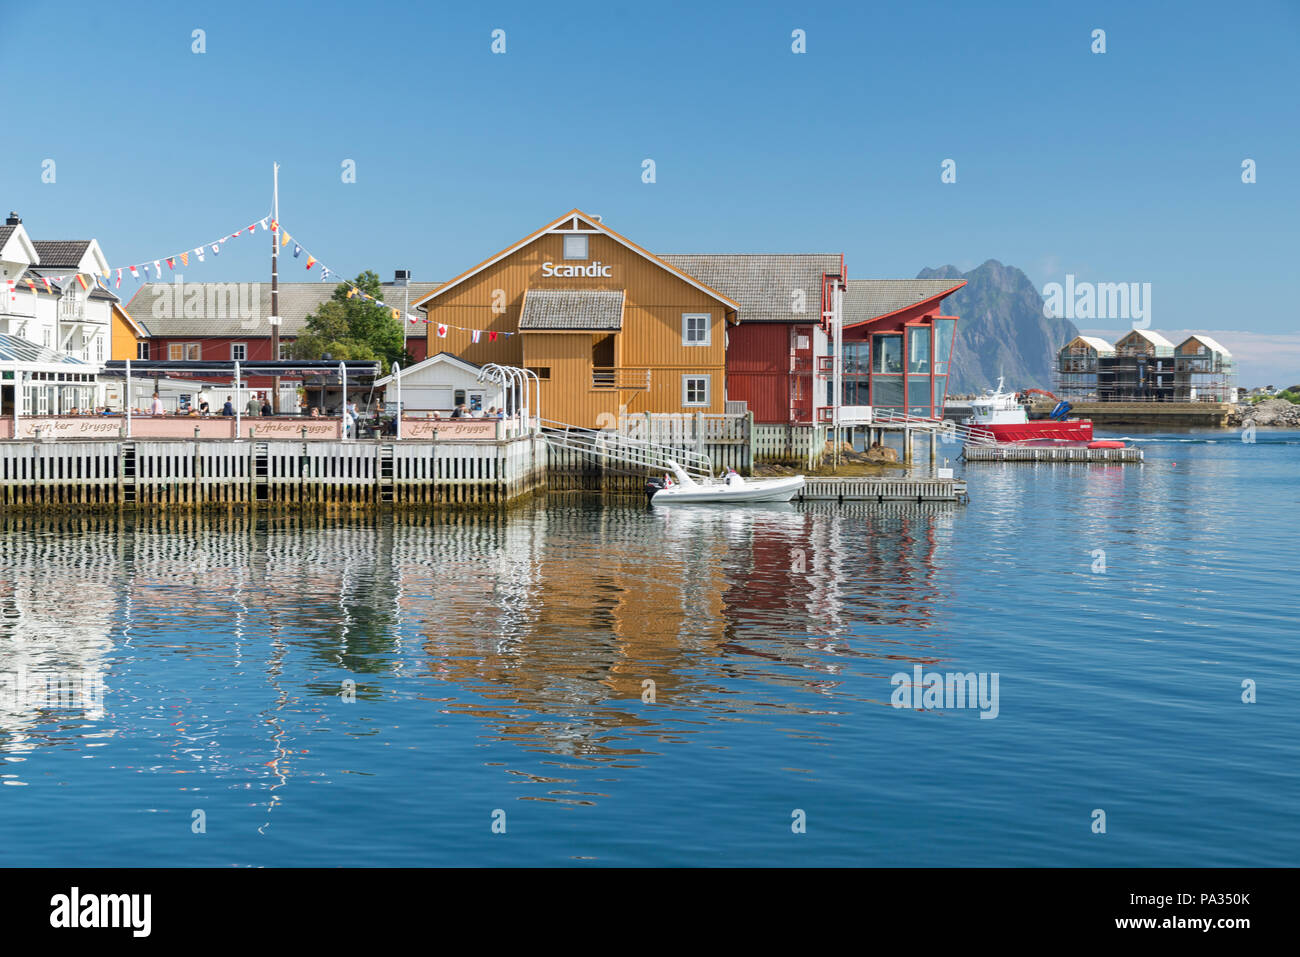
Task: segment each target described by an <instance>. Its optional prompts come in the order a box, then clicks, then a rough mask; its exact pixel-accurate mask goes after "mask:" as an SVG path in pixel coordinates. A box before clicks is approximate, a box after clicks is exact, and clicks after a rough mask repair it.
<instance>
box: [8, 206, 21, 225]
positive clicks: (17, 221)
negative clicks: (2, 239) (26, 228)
mask: <svg viewBox="0 0 1300 957" xmlns="http://www.w3.org/2000/svg"><path fill="white" fill-rule="evenodd" d="M22 221H23V220H22V217H21V216H19V215H18V214H17V213H15V212H14V211H13V210H10V211H9V218H8V219H6V220H5V225H6V226H20V225H22Z"/></svg>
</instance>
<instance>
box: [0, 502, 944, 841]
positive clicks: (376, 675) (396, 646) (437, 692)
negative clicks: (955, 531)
mask: <svg viewBox="0 0 1300 957" xmlns="http://www.w3.org/2000/svg"><path fill="white" fill-rule="evenodd" d="M954 514H955V512H954V509H953V508H951V507H949V506H943V505H892V506H880V505H865V504H863V505H855V504H845V505H833V504H830V503H827V504H824V505H801V506H773V507H768V508H748V509H744V510H739V509H737V510H732V509H725V508H682V509H674V510H668V509H647V508H644V507H642V506H641V505H640V504H639V502H636V501H624V502H622V503H614V504H611V503H609V502H606V503H604V504H603V505H602V504H600V503H598V502H594V501H591V500H588V499H584V498H581V497H559V496H556V497H552V499H551V500H550V501H548V502H547V503H546V504H544V505H540V504H539V505H537V506H535V507H529V508H524V509H520V510H517V511H515V512H512V513H510V514H508V515H500V514H496V513H463V514H450V513H411V512H399V513H397V514H395V515H390V516H373V517H355V518H337V517H323V516H316V515H301V514H286V515H272V516H266V515H248V514H239V513H214V514H208V515H192V514H184V513H176V514H152V515H139V516H97V515H85V516H76V517H57V518H51V517H45V516H15V515H10V516H5V517H3V518H2V519H0V522H3V524H4V531H5V534H4V538H3V542H0V557H2V558H3V562H4V567H5V569H6V579H5V581H4V583H3V584H0V648H2V649H3V651H4V653H5V655H6V660H7V661H8V662H9V665H10V667H11V668H16V667H19V666H23V667H26V669H27V670H28V671H39V670H49V669H55V668H60V669H75V670H79V671H87V670H89V671H92V672H95V673H98V674H100V675H102V676H103V677H104V681H105V685H106V687H107V696H106V699H105V705H106V707H105V713H104V714H102V715H98V716H95V718H94V719H93V720H92V719H91V718H88V717H87V716H86V715H85V714H84V713H83V714H68V713H58V712H54V711H51V710H49V709H41V708H36V709H31V708H26V707H22V706H20V707H17V708H11V709H9V710H5V711H0V754H3V753H7V754H9V755H11V756H12V755H19V756H21V755H29V754H30V753H31V752H32V751H33V750H34V749H36V748H39V747H40V746H41V745H54V744H60V743H67V742H72V741H75V742H80V743H84V742H85V739H87V738H88V736H90V735H102V734H122V733H128V734H130V735H131V736H133V737H136V738H139V737H144V738H152V739H153V741H154V743H153V744H151V745H149V747H151V748H153V749H154V750H155V752H156V753H154V754H152V755H149V756H146V757H145V758H142V760H145V761H146V762H148V761H152V764H148V765H147V766H148V767H163V766H167V765H169V764H179V765H181V766H183V767H184V768H185V770H187V771H191V772H192V771H195V770H204V771H211V772H214V773H216V774H219V775H222V776H224V777H227V778H229V779H230V781H231V786H245V787H247V786H250V784H251V786H256V787H261V788H263V789H265V790H266V791H267V792H268V793H267V795H266V802H265V803H266V807H267V820H268V822H269V821H270V820H272V816H271V812H272V811H273V810H274V809H275V807H276V806H277V805H278V803H279V798H280V795H279V794H278V793H277V792H279V791H280V790H281V789H282V788H283V787H284V785H285V784H286V782H288V781H289V780H290V779H291V778H292V777H293V776H294V775H295V774H299V773H301V772H300V771H299V770H298V767H299V766H301V765H302V764H303V761H302V758H301V756H302V755H303V754H306V753H309V752H310V747H311V745H312V741H313V740H314V736H315V735H318V734H320V733H321V732H331V733H332V734H333V736H334V737H335V738H338V737H343V736H352V737H364V736H367V735H375V734H378V733H379V729H380V727H381V726H383V724H384V723H385V722H387V723H388V724H393V723H394V721H395V720H396V719H390V718H389V717H388V716H387V714H388V713H387V712H385V711H384V710H383V709H384V708H392V709H398V708H411V707H414V708H418V709H419V711H418V712H417V713H418V714H422V715H425V716H441V717H439V718H438V720H442V721H447V720H455V721H464V720H472V721H476V722H478V724H479V726H480V733H482V734H485V735H486V736H487V737H488V738H490V739H496V740H500V741H509V742H514V743H516V744H518V745H519V746H520V747H523V748H526V749H528V750H537V751H542V752H546V753H549V754H551V755H553V756H555V757H557V758H558V759H560V762H561V763H564V762H566V761H569V760H573V759H578V758H580V759H582V760H584V761H588V762H590V761H600V762H617V763H620V764H622V763H628V762H631V763H637V762H640V761H643V760H645V759H646V758H647V757H648V756H650V755H653V754H656V753H659V752H660V751H661V750H662V749H663V748H664V747H665V746H666V744H667V743H668V742H671V741H672V740H675V739H678V738H679V737H680V736H682V735H689V734H694V733H697V732H698V730H699V729H700V728H701V727H702V726H703V725H704V724H705V723H706V722H708V721H719V720H762V719H764V716H770V715H773V714H781V713H785V714H834V713H836V711H837V707H838V705H837V696H842V695H845V694H848V693H849V692H848V690H847V689H846V684H845V681H846V678H847V677H849V676H851V675H858V676H861V675H873V676H874V675H879V676H884V677H885V678H886V679H887V676H888V675H889V674H891V673H893V672H895V671H898V670H900V667H901V663H913V662H920V663H924V664H930V663H933V662H935V661H937V660H939V659H940V658H941V657H942V650H941V647H940V646H939V645H938V644H936V641H935V639H934V637H933V633H935V632H936V631H938V632H941V631H942V628H941V627H940V625H941V623H940V622H939V621H938V620H937V618H936V616H937V615H938V614H939V613H940V612H939V611H938V610H937V609H938V608H939V607H940V603H939V602H938V601H937V599H938V597H939V595H940V592H941V590H942V588H943V583H942V581H941V577H942V571H941V570H942V568H943V566H944V555H943V551H944V549H945V548H946V547H947V542H948V541H949V532H950V530H951V526H952V523H953V521H954ZM346 681H351V682H355V694H356V697H357V699H358V701H359V702H360V703H361V704H362V705H364V706H368V708H369V710H363V711H355V712H348V713H347V718H346V720H345V719H343V718H340V717H339V716H338V715H339V713H338V711H337V709H335V708H334V707H333V706H334V704H335V703H336V702H337V700H338V699H339V696H340V694H341V693H342V691H343V689H344V688H345V686H344V682H346ZM884 685H885V687H886V688H887V680H886V681H885V682H884ZM651 695H653V699H654V703H653V704H651V703H650V702H649V701H648V700H647V699H648V698H650V697H651ZM222 703H224V704H223V706H221V707H218V704H222ZM841 704H842V699H841ZM393 713H394V714H396V713H397V712H396V711H394V712H393ZM402 713H403V714H407V715H409V712H408V711H403V712H402ZM357 715H363V716H365V717H364V719H363V718H359V717H355V716H357ZM369 759H370V755H369V754H368V753H366V754H358V755H353V756H352V764H353V765H354V767H352V768H351V770H353V771H356V772H359V773H366V769H365V766H364V765H365V762H366V761H367V760H369ZM12 768H13V765H12V764H11V765H9V767H7V768H6V771H10V772H12ZM559 783H563V781H561V782H559ZM564 799H568V798H564ZM572 799H573V800H578V801H586V800H590V799H591V796H590V795H576V796H572Z"/></svg>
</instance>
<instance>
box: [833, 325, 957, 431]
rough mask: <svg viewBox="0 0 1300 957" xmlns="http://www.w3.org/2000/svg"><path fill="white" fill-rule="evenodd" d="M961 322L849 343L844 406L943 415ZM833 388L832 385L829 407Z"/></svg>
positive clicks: (908, 327)
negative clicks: (954, 339) (955, 336)
mask: <svg viewBox="0 0 1300 957" xmlns="http://www.w3.org/2000/svg"><path fill="white" fill-rule="evenodd" d="M956 326H957V320H955V319H935V320H933V322H932V323H922V324H918V325H910V326H907V327H906V328H905V329H904V330H903V331H902V332H888V333H880V334H878V335H874V336H870V337H869V338H868V339H862V340H858V341H855V342H846V343H844V366H843V375H844V385H843V391H842V392H841V395H840V404H841V405H870V406H874V407H876V408H881V409H893V410H895V411H898V412H905V413H907V414H908V415H912V416H919V417H923V418H939V417H942V415H943V403H944V400H945V399H946V398H947V392H948V372H949V365H950V363H951V359H952V348H953V336H954V334H955V332H956ZM831 396H832V384H831V383H830V382H827V383H826V405H828V406H829V405H830V404H831Z"/></svg>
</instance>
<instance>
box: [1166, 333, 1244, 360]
mask: <svg viewBox="0 0 1300 957" xmlns="http://www.w3.org/2000/svg"><path fill="white" fill-rule="evenodd" d="M1193 339H1195V340H1196V341H1197V342H1199V343H1200V344H1201V345H1203V346H1205V348H1207V349H1209V350H1210V351H1211V352H1217V353H1219V354H1220V355H1224V356H1230V355H1232V353H1231V352H1229V351H1228V350H1227V349H1226V348H1225V347H1224V346H1222V345H1220V344H1219V343H1218V341H1217V340H1214V339H1211V338H1210V337H1209V336H1204V335H1201V334H1200V333H1199V332H1197V333H1193V334H1192V335H1190V336H1188V337H1187V338H1186V339H1184V340H1183V341H1182V342H1180V343H1178V348H1179V349H1181V348H1182V347H1183V346H1185V345H1187V343H1189V342H1191V341H1192V340H1193Z"/></svg>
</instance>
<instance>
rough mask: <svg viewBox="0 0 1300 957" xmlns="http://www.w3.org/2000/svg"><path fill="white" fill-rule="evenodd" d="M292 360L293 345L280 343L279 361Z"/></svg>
mask: <svg viewBox="0 0 1300 957" xmlns="http://www.w3.org/2000/svg"><path fill="white" fill-rule="evenodd" d="M292 358H293V343H292V342H281V343H280V359H281V360H284V359H292Z"/></svg>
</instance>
